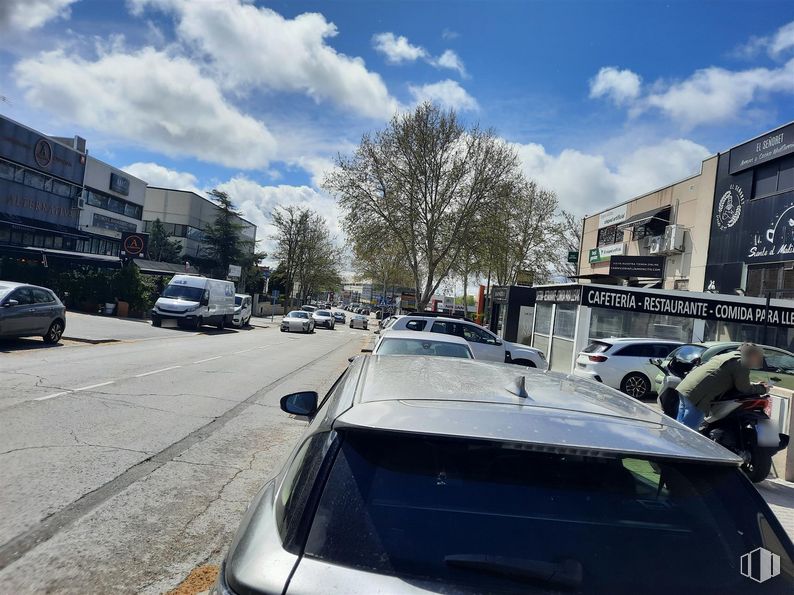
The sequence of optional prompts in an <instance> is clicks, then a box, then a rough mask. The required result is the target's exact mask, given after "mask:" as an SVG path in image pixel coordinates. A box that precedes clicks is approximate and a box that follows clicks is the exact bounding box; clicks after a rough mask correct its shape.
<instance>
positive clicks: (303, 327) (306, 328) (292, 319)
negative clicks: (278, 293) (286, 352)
mask: <svg viewBox="0 0 794 595" xmlns="http://www.w3.org/2000/svg"><path fill="white" fill-rule="evenodd" d="M287 331H289V332H292V331H297V332H301V333H313V332H314V319H313V318H312V315H311V314H310V313H309V312H306V311H304V310H293V311H292V312H289V313H288V314H287V315H286V316H285V317H284V318H282V319H281V332H282V333H284V332H287Z"/></svg>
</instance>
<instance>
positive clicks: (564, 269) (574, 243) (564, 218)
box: [557, 210, 582, 277]
mask: <svg viewBox="0 0 794 595" xmlns="http://www.w3.org/2000/svg"><path fill="white" fill-rule="evenodd" d="M581 234H582V220H581V219H579V218H578V217H576V215H574V214H573V213H571V212H570V211H565V210H563V211H560V217H559V222H558V224H557V237H558V243H559V251H558V255H559V256H558V263H557V272H558V273H559V274H560V275H565V276H566V277H573V276H574V275H576V272H577V267H576V263H571V262H568V252H577V253H578V252H579V250H580V245H581ZM580 256H581V255H580Z"/></svg>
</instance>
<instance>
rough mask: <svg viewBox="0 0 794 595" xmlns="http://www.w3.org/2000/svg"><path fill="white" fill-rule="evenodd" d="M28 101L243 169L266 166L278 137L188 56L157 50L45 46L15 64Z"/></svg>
mask: <svg viewBox="0 0 794 595" xmlns="http://www.w3.org/2000/svg"><path fill="white" fill-rule="evenodd" d="M14 75H15V78H16V82H17V85H18V86H19V87H20V88H22V89H23V90H24V92H25V99H26V100H27V101H28V102H29V103H30V104H31V105H33V106H35V107H37V108H42V109H46V110H48V111H50V112H52V113H54V114H56V115H58V116H60V117H62V118H64V119H68V120H70V121H72V122H75V123H77V124H79V125H82V126H85V127H88V128H92V129H94V130H99V131H102V132H104V133H107V134H108V135H110V136H111V137H115V138H119V139H126V140H129V141H133V142H134V143H136V144H138V145H140V146H145V147H146V148H147V149H151V150H158V151H162V152H164V153H166V154H169V155H191V156H194V157H197V158H198V159H201V160H203V161H208V162H212V163H218V164H221V165H226V166H229V167H237V168H243V169H248V168H259V167H264V166H266V165H267V163H268V161H270V159H271V158H272V157H273V155H274V153H275V150H276V142H275V140H274V138H273V136H272V135H271V133H270V132H269V131H268V129H267V128H266V127H265V125H264V124H263V123H262V122H260V121H258V120H256V119H254V118H252V117H250V116H247V115H245V114H243V113H241V112H240V111H239V110H237V109H236V108H235V107H234V106H232V105H231V104H229V103H228V102H227V101H226V100H225V99H224V97H223V95H222V94H221V92H220V90H219V89H218V86H217V85H216V83H215V82H213V81H212V80H210V79H209V78H206V77H205V76H203V75H202V73H201V72H200V71H199V69H198V67H197V66H196V65H195V64H193V63H192V62H190V61H189V60H187V59H185V58H182V57H177V56H171V55H168V54H166V53H164V52H159V51H156V50H154V49H152V48H144V49H142V50H140V51H138V52H135V53H131V54H126V53H121V52H113V53H108V54H103V55H100V56H99V58H98V59H97V60H96V61H90V60H86V59H83V58H81V57H79V56H76V55H72V54H67V53H65V52H63V51H54V52H45V53H42V54H39V55H38V56H36V57H34V58H28V59H25V60H22V61H20V62H19V63H18V64H17V65H16V66H15V68H14Z"/></svg>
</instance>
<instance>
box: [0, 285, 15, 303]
mask: <svg viewBox="0 0 794 595" xmlns="http://www.w3.org/2000/svg"><path fill="white" fill-rule="evenodd" d="M13 289H14V288H13V287H9V286H8V285H0V300H2V299H3V298H4V297H5V296H7V295H8V294H9V293H11V291H12V290H13Z"/></svg>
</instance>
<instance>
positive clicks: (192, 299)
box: [152, 275, 235, 329]
mask: <svg viewBox="0 0 794 595" xmlns="http://www.w3.org/2000/svg"><path fill="white" fill-rule="evenodd" d="M234 310H235V305H234V283H232V282H231V281H221V280H219V279H208V278H206V277H196V276H193V275H174V276H173V277H172V278H171V281H169V282H168V285H167V286H166V288H165V289H164V290H163V293H161V294H160V297H159V298H157V301H156V302H155V303H154V308H152V325H153V326H160V325H161V324H162V321H163V320H176V321H177V324H184V325H187V326H190V327H192V328H195V329H198V328H200V327H201V326H202V325H204V324H213V325H215V326H217V327H218V328H219V329H222V328H223V327H224V326H226V325H227V324H231V323H232V320H233V319H234Z"/></svg>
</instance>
